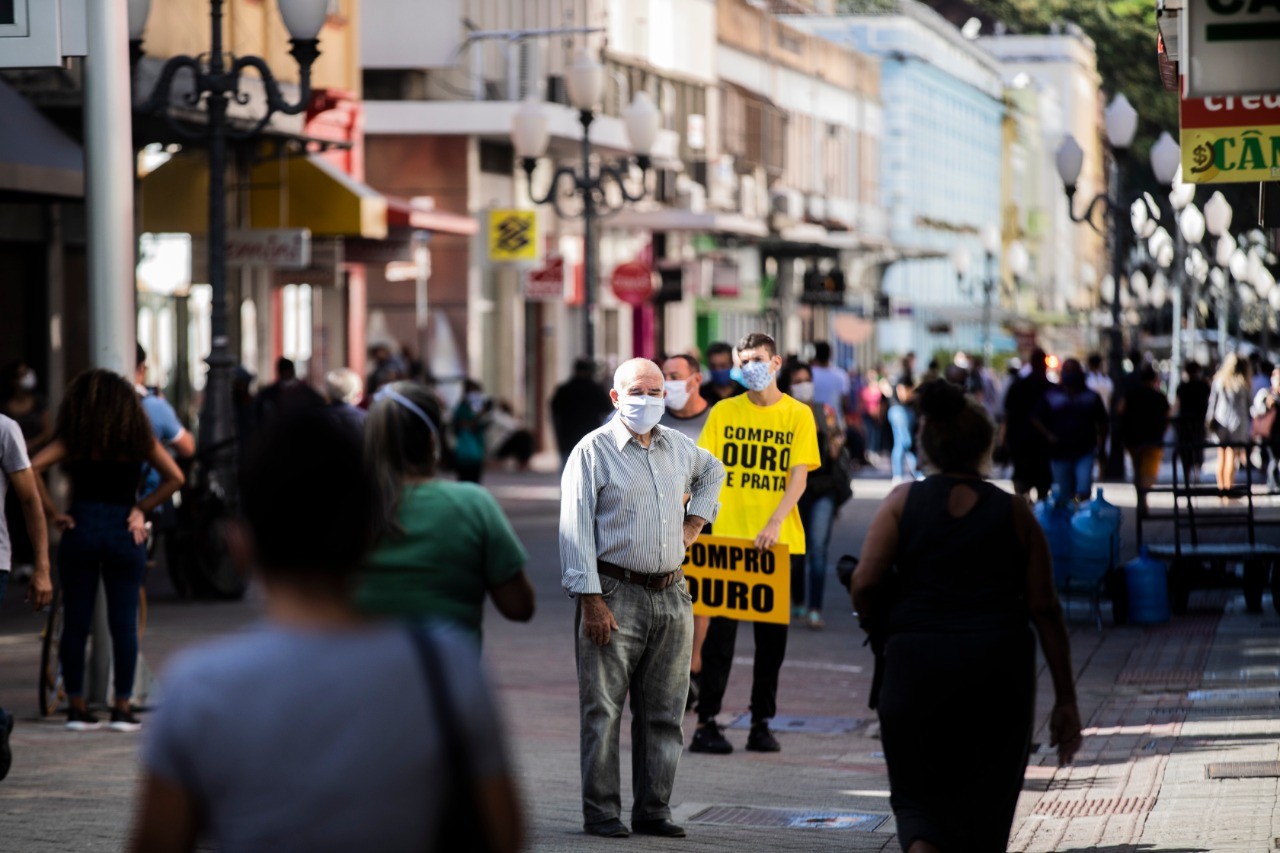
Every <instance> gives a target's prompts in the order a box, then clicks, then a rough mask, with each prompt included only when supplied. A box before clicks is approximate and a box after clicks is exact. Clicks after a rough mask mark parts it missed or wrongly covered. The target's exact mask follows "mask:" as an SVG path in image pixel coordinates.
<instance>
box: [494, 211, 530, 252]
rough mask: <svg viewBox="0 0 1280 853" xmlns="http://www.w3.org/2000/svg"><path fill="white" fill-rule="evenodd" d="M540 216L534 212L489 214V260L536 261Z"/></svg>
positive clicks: (495, 212) (498, 212)
mask: <svg viewBox="0 0 1280 853" xmlns="http://www.w3.org/2000/svg"><path fill="white" fill-rule="evenodd" d="M537 259H538V214H537V212H536V211H532V210H493V211H490V212H489V260H491V261H495V262H504V261H536V260H537Z"/></svg>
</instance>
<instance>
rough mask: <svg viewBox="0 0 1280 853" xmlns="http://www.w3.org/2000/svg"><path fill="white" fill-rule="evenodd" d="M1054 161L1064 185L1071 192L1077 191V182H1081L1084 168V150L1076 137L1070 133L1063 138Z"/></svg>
mask: <svg viewBox="0 0 1280 853" xmlns="http://www.w3.org/2000/svg"><path fill="white" fill-rule="evenodd" d="M1054 161H1055V163H1056V165H1057V167H1058V177H1060V178H1062V185H1063V186H1065V187H1066V188H1067V189H1069V190H1073V189H1075V186H1076V182H1077V181H1078V180H1080V170H1081V169H1083V168H1084V149H1083V148H1081V147H1080V143H1079V142H1076V138H1075V137H1074V136H1072V135H1071V134H1069V133H1068V134H1067V135H1066V136H1065V137H1063V139H1062V144H1061V145H1059V146H1058V152H1057V154H1055V155H1054Z"/></svg>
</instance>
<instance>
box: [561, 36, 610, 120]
mask: <svg viewBox="0 0 1280 853" xmlns="http://www.w3.org/2000/svg"><path fill="white" fill-rule="evenodd" d="M564 82H565V88H566V89H568V90H569V103H570V104H572V105H573V107H574V109H576V110H587V111H590V110H594V109H595V108H596V104H598V103H600V97H601V96H602V95H603V94H604V66H603V65H601V64H600V63H599V62H597V61H596V58H595V57H594V56H592V55H591V54H590V53H588V52H587V51H585V50H580V51H578V55H577V56H576V57H575V58H574V60H573V64H572V65H570V66H569V67H568V68H566V69H565V76H564Z"/></svg>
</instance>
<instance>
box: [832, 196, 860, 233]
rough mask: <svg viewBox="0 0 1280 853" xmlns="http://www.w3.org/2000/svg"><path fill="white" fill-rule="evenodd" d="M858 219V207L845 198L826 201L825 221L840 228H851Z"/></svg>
mask: <svg viewBox="0 0 1280 853" xmlns="http://www.w3.org/2000/svg"><path fill="white" fill-rule="evenodd" d="M857 218H858V206H857V205H856V204H855V203H854V202H852V201H850V200H849V199H847V198H829V199H827V221H828V222H831V223H833V224H835V225H839V226H840V227H842V228H850V229H851V228H853V225H854V223H855V222H856V221H857Z"/></svg>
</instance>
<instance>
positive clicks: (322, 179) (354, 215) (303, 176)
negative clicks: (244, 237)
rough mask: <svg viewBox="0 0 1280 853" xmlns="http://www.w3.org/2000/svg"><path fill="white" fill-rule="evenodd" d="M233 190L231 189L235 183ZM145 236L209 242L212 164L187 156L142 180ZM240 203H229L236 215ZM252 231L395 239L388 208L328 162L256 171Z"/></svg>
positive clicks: (266, 165)
mask: <svg viewBox="0 0 1280 853" xmlns="http://www.w3.org/2000/svg"><path fill="white" fill-rule="evenodd" d="M228 185H229V186H230V185H231V182H230V181H228ZM139 195H140V197H139V206H140V208H141V218H142V230H143V231H151V232H156V233H161V232H185V233H187V234H203V233H205V231H206V230H207V228H206V225H207V223H208V206H209V201H208V199H209V161H208V159H207V158H206V157H204V156H203V155H202V154H200V153H193V154H179V155H177V156H175V157H173V158H171V159H170V160H168V161H167V162H166V163H164V164H163V165H162V166H160V167H158V168H157V169H155V170H154V171H152V172H151V173H150V174H148V175H147V176H146V177H145V178H143V179H142V190H141V193H140V194H139ZM233 203H234V199H232V198H228V200H227V204H228V207H229V208H230V207H232V205H233ZM248 213H249V221H248V222H246V223H243V225H242V227H247V228H308V229H310V230H311V233H312V234H315V235H317V236H329V237H365V238H368V239H373V240H380V239H382V238H384V237H386V236H387V200H386V199H385V198H384V197H383V196H382V195H381V194H380V193H378V192H377V191H376V190H374V189H372V188H370V187H368V186H366V185H365V184H362V183H360V182H359V181H357V180H355V179H354V178H352V177H350V176H349V175H347V174H346V173H345V172H343V171H342V170H341V169H339V168H337V167H336V166H334V165H333V164H332V163H330V162H329V161H327V160H325V159H324V158H323V157H321V156H319V155H316V154H308V155H307V156H305V157H284V158H275V159H271V160H268V161H265V162H262V163H258V164H256V165H254V166H253V168H252V170H251V171H250V181H249V211H248Z"/></svg>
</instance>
